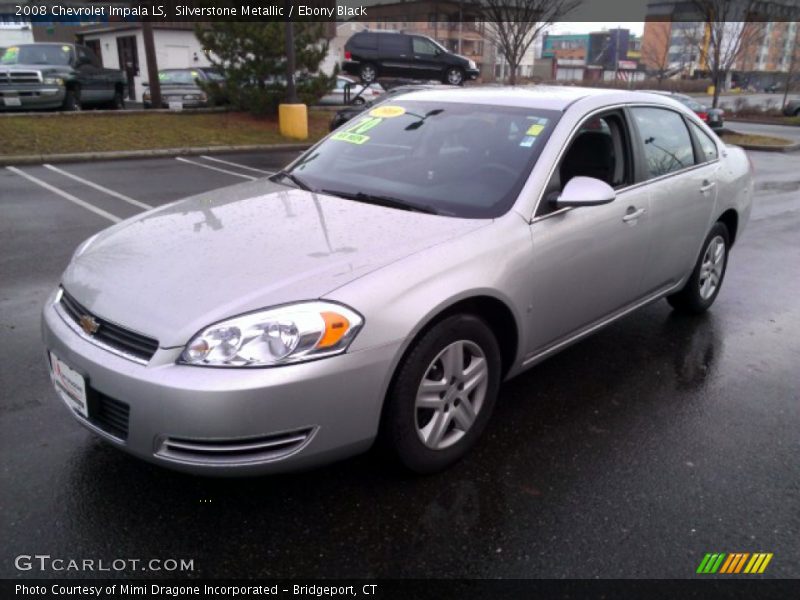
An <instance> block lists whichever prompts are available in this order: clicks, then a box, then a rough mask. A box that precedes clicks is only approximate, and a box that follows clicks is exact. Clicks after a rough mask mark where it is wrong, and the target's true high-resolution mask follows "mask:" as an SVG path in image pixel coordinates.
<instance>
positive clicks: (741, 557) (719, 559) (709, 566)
mask: <svg viewBox="0 0 800 600" xmlns="http://www.w3.org/2000/svg"><path fill="white" fill-rule="evenodd" d="M772 556H773V554H772V553H771V552H769V553H767V552H756V553H753V554H751V553H749V552H734V553H731V554H726V553H724V552H717V553H708V554H706V555H705V556H704V557H703V560H702V561H700V566H699V567H697V573H698V574H700V575H713V574H714V573H720V574H725V575H732V574H737V573H747V574H757V573H763V572H764V571H766V570H767V565H768V564H769V562H770V561H771V560H772Z"/></svg>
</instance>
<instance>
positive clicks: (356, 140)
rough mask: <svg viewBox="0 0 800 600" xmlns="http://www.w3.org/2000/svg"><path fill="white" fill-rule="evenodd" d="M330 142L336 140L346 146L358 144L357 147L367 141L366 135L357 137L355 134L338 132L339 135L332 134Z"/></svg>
mask: <svg viewBox="0 0 800 600" xmlns="http://www.w3.org/2000/svg"><path fill="white" fill-rule="evenodd" d="M331 139H332V140H337V141H340V142H347V143H348V144H358V145H359V146H360V145H361V144H363V143H364V142H366V141H367V140H369V136H368V135H359V134H357V133H350V132H348V131H340V132H339V133H334V134H333V137H331Z"/></svg>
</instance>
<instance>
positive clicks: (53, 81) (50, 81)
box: [42, 77, 64, 85]
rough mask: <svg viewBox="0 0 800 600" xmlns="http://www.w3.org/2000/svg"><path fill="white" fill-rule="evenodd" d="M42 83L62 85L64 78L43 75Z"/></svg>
mask: <svg viewBox="0 0 800 600" xmlns="http://www.w3.org/2000/svg"><path fill="white" fill-rule="evenodd" d="M42 83H43V84H45V85H64V80H63V79H61V77H43V78H42Z"/></svg>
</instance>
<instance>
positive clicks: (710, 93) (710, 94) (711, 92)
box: [706, 85, 714, 96]
mask: <svg viewBox="0 0 800 600" xmlns="http://www.w3.org/2000/svg"><path fill="white" fill-rule="evenodd" d="M706 95H708V96H713V95H714V86H713V85H710V86H708V89H707V90H706Z"/></svg>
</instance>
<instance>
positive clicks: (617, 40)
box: [542, 28, 644, 81]
mask: <svg viewBox="0 0 800 600" xmlns="http://www.w3.org/2000/svg"><path fill="white" fill-rule="evenodd" d="M640 57H641V40H639V39H638V38H637V37H636V36H635V35H633V34H632V33H631V32H630V30H628V29H621V28H618V29H608V30H607V29H604V30H602V31H593V32H590V33H574V34H573V33H566V34H545V36H544V40H543V43H542V59H543V61H545V62H547V63H549V64H550V66H551V69H550V71H551V72H550V78H551V79H555V80H556V81H639V80H642V79H644V71H642V69H641V68H640V63H639V59H640Z"/></svg>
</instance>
